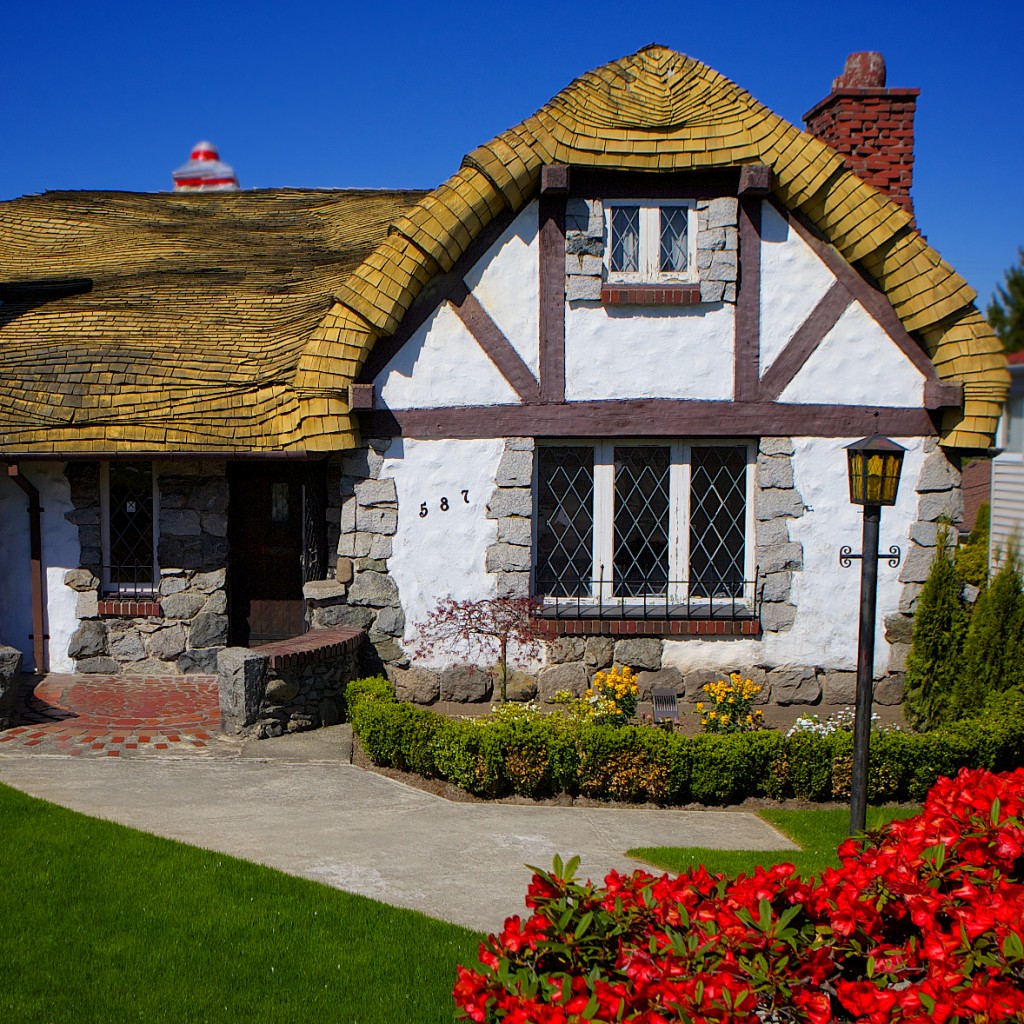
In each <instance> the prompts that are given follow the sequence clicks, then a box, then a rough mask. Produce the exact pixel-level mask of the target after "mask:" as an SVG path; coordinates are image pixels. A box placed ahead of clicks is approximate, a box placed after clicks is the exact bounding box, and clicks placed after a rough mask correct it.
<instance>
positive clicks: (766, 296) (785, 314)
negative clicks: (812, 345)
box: [761, 203, 836, 375]
mask: <svg viewBox="0 0 1024 1024" xmlns="http://www.w3.org/2000/svg"><path fill="white" fill-rule="evenodd" d="M835 280H836V279H835V276H834V275H833V273H832V271H831V270H829V269H828V267H826V266H825V264H824V263H822V262H821V260H820V259H818V256H817V255H816V254H815V252H814V251H813V250H812V249H811V247H810V246H809V245H808V244H807V243H806V242H805V241H804V240H803V239H802V238H801V237H800V236H799V235H798V234H797V233H796V232H795V231H793V230H792V228H790V226H789V222H788V221H787V220H786V219H785V217H783V216H782V215H781V214H780V213H779V212H778V211H777V210H776V209H775V207H773V206H772V205H771V204H770V203H762V204H761V374H762V375H763V374H764V373H765V372H766V371H767V370H768V369H769V367H770V366H771V365H772V363H773V362H774V361H775V360H776V358H777V357H778V355H779V353H780V352H781V351H782V350H783V349H784V348H785V347H786V343H787V342H788V341H789V340H790V338H792V337H793V335H794V334H795V333H796V330H797V328H798V327H799V326H800V325H801V324H802V323H803V322H804V321H805V320H806V319H807V315H808V314H809V313H810V312H811V310H812V309H814V307H815V306H816V305H817V304H818V303H819V302H820V301H821V299H822V296H824V294H825V292H827V291H828V290H829V288H831V287H832V285H833V284H835Z"/></svg>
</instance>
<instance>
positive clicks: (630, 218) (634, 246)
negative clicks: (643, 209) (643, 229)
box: [610, 206, 640, 274]
mask: <svg viewBox="0 0 1024 1024" xmlns="http://www.w3.org/2000/svg"><path fill="white" fill-rule="evenodd" d="M610 266H611V269H612V270H613V271H616V272H617V273H625V274H632V273H636V272H637V271H638V270H639V269H640V208H639V207H637V206H616V207H615V208H614V209H613V210H612V219H611V260H610Z"/></svg>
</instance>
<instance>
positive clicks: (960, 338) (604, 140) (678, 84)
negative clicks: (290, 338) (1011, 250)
mask: <svg viewBox="0 0 1024 1024" xmlns="http://www.w3.org/2000/svg"><path fill="white" fill-rule="evenodd" d="M755 163H761V164H764V165H766V166H768V167H770V169H771V191H772V194H773V197H774V199H775V200H776V201H777V202H778V204H779V206H780V208H781V209H784V210H785V211H787V212H788V213H789V215H790V216H792V217H794V218H796V219H797V220H799V221H800V222H802V223H803V224H805V225H806V227H807V228H808V230H809V231H810V232H811V233H812V234H813V235H814V236H815V237H817V238H818V239H819V240H820V241H821V242H822V243H823V244H824V245H825V246H826V247H827V248H829V249H831V250H833V251H834V252H835V254H836V255H838V256H839V257H841V258H842V260H843V261H844V262H845V263H847V264H848V265H849V266H850V267H852V268H853V269H855V270H856V271H857V273H858V274H860V275H861V276H863V277H864V278H865V279H866V280H867V281H870V282H872V283H873V284H874V285H876V286H877V290H878V291H880V292H881V293H882V295H884V297H885V299H886V300H887V303H888V304H889V306H890V307H891V308H892V310H893V311H894V312H895V316H896V317H897V318H898V320H899V323H900V324H901V326H902V328H903V330H904V331H905V332H908V333H909V334H910V335H911V336H913V337H914V338H915V339H916V341H917V343H918V344H919V346H920V347H921V348H922V349H923V350H924V351H925V352H926V353H927V355H928V356H929V358H930V359H931V360H932V362H933V364H934V366H935V367H936V370H937V374H938V378H939V379H940V380H942V381H946V382H956V383H960V384H962V385H963V404H962V406H961V407H959V408H949V409H947V410H946V411H945V412H944V414H943V417H942V424H941V440H942V443H943V445H944V446H946V447H948V448H951V449H957V448H958V449H963V450H972V449H979V448H981V449H984V448H988V447H989V445H990V444H991V437H992V433H993V431H994V429H995V425H996V422H997V420H998V416H999V410H1000V406H1001V402H1002V401H1003V399H1004V397H1005V394H1006V388H1007V385H1008V377H1007V374H1006V369H1005V360H1004V357H1003V355H1002V351H1001V346H1000V344H999V342H998V340H997V339H996V338H995V336H994V334H993V333H992V331H991V329H990V328H989V326H988V325H987V324H986V323H985V321H984V319H983V318H982V316H981V314H980V313H979V312H978V311H977V309H976V308H975V306H974V299H975V298H976V295H975V293H974V291H973V290H972V289H971V288H970V286H969V285H967V283H966V282H965V281H964V280H963V279H962V278H961V277H960V276H959V275H958V274H956V273H955V272H954V271H953V270H952V268H950V267H949V266H948V264H946V263H945V262H944V261H943V260H942V259H941V257H940V256H939V255H938V253H936V252H935V251H934V250H932V249H931V248H930V247H929V246H928V245H927V243H926V242H925V241H924V239H923V238H922V237H921V235H920V234H919V233H918V232H917V231H916V229H915V228H914V227H913V224H912V221H911V218H910V216H909V215H908V214H907V213H906V212H905V211H904V210H902V209H901V208H900V207H898V206H896V205H895V204H893V203H892V202H890V201H889V200H888V199H887V198H886V197H885V196H883V195H881V194H880V193H878V192H876V191H875V190H874V189H873V188H871V187H870V186H869V185H867V184H865V183H864V182H863V181H861V180H860V179H859V178H858V177H857V176H856V175H854V174H852V173H850V172H848V171H846V170H844V168H843V164H842V160H841V158H840V157H839V155H838V154H836V153H835V152H834V151H832V150H831V149H830V148H829V147H828V146H826V145H825V144H824V143H822V142H820V141H818V140H817V139H815V138H813V137H812V136H810V135H807V134H805V133H803V132H800V131H799V130H798V129H796V128H794V127H793V126H792V125H790V124H788V123H787V122H785V121H783V120H782V119H781V118H779V117H778V116H777V115H775V114H773V113H772V112H771V111H769V110H768V109H767V108H765V107H764V106H762V105H761V104H760V103H758V102H757V101H756V100H754V99H753V97H751V96H750V95H749V94H748V93H746V92H744V91H743V90H742V89H740V88H739V87H738V86H736V85H735V84H733V83H732V82H730V81H729V80H728V79H726V78H724V77H723V76H722V75H720V74H718V73H717V72H715V71H713V70H712V69H710V68H708V67H707V66H706V65H704V64H701V63H700V62H698V61H695V60H693V59H691V58H689V57H685V56H683V55H681V54H678V53H674V52H673V51H671V50H668V49H666V48H664V47H660V46H651V47H647V48H645V49H643V50H641V51H640V52H638V53H636V54H633V55H632V56H629V57H626V58H623V59H622V60H619V61H614V62H612V63H611V64H608V65H606V66H605V67H603V68H599V69H597V70H595V71H592V72H589V73H587V74H586V75H583V76H581V77H580V78H579V79H577V80H576V81H575V82H573V83H572V84H571V85H570V86H569V87H568V88H566V89H565V90H563V91H562V92H561V93H559V94H558V95H557V96H556V97H555V98H554V99H552V100H551V101H550V102H549V103H547V104H546V105H545V106H544V107H542V108H541V109H540V110H538V111H537V113H536V114H534V115H532V116H531V117H529V118H527V119H526V120H525V121H524V122H523V123H522V124H520V125H518V126H516V127H515V128H512V129H510V130H509V131H507V132H504V133H502V134H501V135H499V136H498V137H497V138H495V139H493V140H492V141H491V142H489V143H487V144H485V145H483V146H481V147H479V148H478V149H476V150H474V151H473V152H472V153H470V154H468V155H467V157H466V158H465V160H464V161H463V167H462V169H461V170H460V171H459V172H458V174H456V175H455V176H453V177H452V178H450V179H449V180H448V181H447V182H445V184H444V185H442V186H440V187H439V188H438V189H436V190H434V191H433V192H431V193H430V194H429V195H428V196H427V197H425V198H424V199H423V200H422V201H421V202H419V203H417V204H416V205H415V206H414V207H413V208H412V209H411V210H410V211H409V212H408V213H407V214H406V215H405V216H403V217H402V218H401V219H400V220H399V221H397V222H396V223H395V225H394V226H393V230H392V231H391V233H390V234H389V236H388V238H387V239H386V240H385V241H384V242H383V243H382V245H381V246H380V247H378V249H377V250H376V251H375V252H374V253H373V255H372V256H371V257H369V258H368V259H367V260H366V261H365V262H364V263H363V264H362V265H361V266H360V267H359V268H357V269H356V270H355V272H354V273H353V274H352V275H351V277H350V278H349V279H348V280H347V281H346V283H345V286H344V288H343V289H342V292H341V294H339V296H338V300H339V301H338V302H337V303H336V304H335V306H334V307H333V308H332V309H331V311H330V312H329V314H328V315H327V316H326V317H325V318H324V320H323V322H322V323H321V325H320V327H319V328H318V330H317V331H316V332H314V334H313V336H312V338H311V340H310V344H309V345H308V346H307V349H306V351H305V353H304V355H303V358H302V360H301V362H300V365H299V372H298V375H297V378H296V379H297V382H298V383H299V384H300V385H301V386H302V387H308V388H313V389H317V388H322V389H327V390H329V389H331V388H340V387H344V386H345V385H346V382H347V381H350V380H353V379H355V378H357V377H358V376H359V374H360V371H361V369H362V366H363V364H364V363H365V361H366V360H367V358H368V356H369V354H370V352H371V351H372V349H373V348H374V346H375V345H376V344H377V343H378V341H379V340H380V339H381V338H387V337H389V336H393V335H394V333H395V332H396V331H398V330H399V329H400V326H401V325H402V323H403V321H404V320H405V318H406V316H407V314H408V313H409V312H410V310H411V309H413V307H414V302H415V301H416V300H417V298H418V297H419V296H420V295H421V293H422V292H423V290H424V289H425V288H426V286H427V284H428V283H429V282H430V281H432V280H435V279H436V278H438V277H439V276H442V275H445V274H448V273H450V272H451V271H452V269H453V268H454V267H455V266H456V264H457V263H458V262H459V261H460V260H462V259H464V257H465V254H466V252H467V250H469V249H470V246H471V245H472V244H473V242H474V240H475V239H477V238H479V237H480V235H481V232H483V231H484V230H485V229H486V227H487V226H488V225H491V224H492V223H493V222H494V221H495V219H496V218H500V217H507V216H508V215H509V214H510V213H512V214H515V213H517V212H518V211H520V210H521V209H522V208H523V207H524V205H525V204H526V203H527V202H528V201H530V199H531V197H532V196H534V195H535V194H536V191H537V189H538V185H539V181H540V172H541V168H542V167H544V166H550V165H555V164H559V165H568V166H571V167H572V169H573V170H574V171H575V170H576V169H577V168H589V169H595V170H598V169H614V170H615V171H629V172H635V173H639V174H643V173H650V174H654V173H657V174H658V175H659V176H661V177H664V176H665V175H666V174H669V173H671V172H695V171H701V170H713V169H720V168H736V167H740V166H743V165H750V164H755ZM310 441H311V443H314V444H320V443H323V442H319V441H313V439H312V438H310Z"/></svg>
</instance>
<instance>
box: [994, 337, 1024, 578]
mask: <svg viewBox="0 0 1024 1024" xmlns="http://www.w3.org/2000/svg"><path fill="white" fill-rule="evenodd" d="M1007 362H1008V363H1009V367H1010V378H1011V383H1010V396H1009V399H1008V400H1007V402H1006V408H1005V409H1004V411H1003V418H1002V420H1001V421H1000V423H999V430H998V433H997V435H996V437H997V443H998V445H999V448H1001V449H1002V450H1001V451H1000V453H999V454H998V455H997V456H996V457H995V458H994V459H993V460H992V477H991V480H992V484H991V495H992V498H991V501H992V518H991V524H992V526H991V530H990V532H989V545H990V547H989V565H993V566H994V565H997V564H998V563H999V562H1000V561H1002V559H1003V558H1005V557H1006V554H1007V553H1008V552H1009V551H1011V550H1013V549H1016V551H1017V553H1018V554H1019V553H1020V551H1021V542H1022V540H1024V352H1012V353H1011V354H1010V355H1009V356H1008V357H1007Z"/></svg>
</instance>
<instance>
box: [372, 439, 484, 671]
mask: <svg viewBox="0 0 1024 1024" xmlns="http://www.w3.org/2000/svg"><path fill="white" fill-rule="evenodd" d="M503 451H504V441H502V440H486V441H451V440H444V441H415V440H410V439H406V440H404V441H399V440H396V441H395V442H394V444H393V445H392V446H391V448H389V449H388V454H387V457H386V458H385V460H384V465H383V467H382V469H381V474H380V475H381V477H382V478H388V477H391V478H392V479H394V481H395V489H396V490H397V492H398V532H397V533H396V534H395V536H394V539H393V549H392V556H391V558H390V559H388V571H389V573H390V575H391V577H392V578H393V579H394V581H395V583H396V584H397V585H398V591H399V594H400V595H401V599H402V607H403V609H404V611H405V618H406V627H405V644H406V648H407V650H411V645H412V644H413V643H414V642H415V637H416V626H417V624H418V623H420V622H423V621H425V620H426V618H427V616H428V615H429V614H430V612H431V611H432V610H433V608H434V606H435V605H436V604H437V603H438V601H441V600H443V599H444V598H446V597H455V598H457V599H459V600H473V601H478V600H483V599H485V598H490V597H494V596H495V577H494V576H493V575H492V574H489V573H487V572H486V571H485V568H484V559H485V555H486V552H487V547H488V545H490V544H493V543H494V541H495V539H496V537H497V529H498V527H497V522H496V521H495V520H493V519H488V518H487V503H488V502H489V501H490V498H491V494H492V493H493V491H494V480H495V477H496V474H497V470H498V462H499V460H500V459H501V455H502V452H503ZM463 490H466V491H468V498H469V500H468V501H466V500H465V499H464V497H463V494H462V491H463ZM444 497H446V498H447V499H448V505H449V509H448V511H447V512H443V511H441V508H440V504H441V499H442V498H444ZM423 503H426V505H427V515H426V516H421V515H420V506H421V505H422V504H423ZM449 660H451V659H449ZM444 662H445V659H444V658H434V659H430V660H425V661H423V662H422V663H423V664H427V665H429V664H443V663H444Z"/></svg>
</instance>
